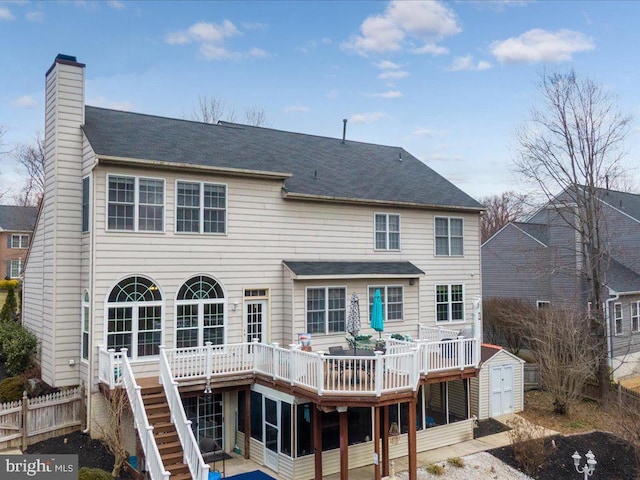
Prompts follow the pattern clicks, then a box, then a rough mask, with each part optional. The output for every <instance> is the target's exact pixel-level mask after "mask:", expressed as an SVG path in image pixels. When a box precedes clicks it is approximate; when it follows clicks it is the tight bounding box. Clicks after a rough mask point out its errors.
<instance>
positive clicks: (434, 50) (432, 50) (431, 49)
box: [412, 43, 449, 55]
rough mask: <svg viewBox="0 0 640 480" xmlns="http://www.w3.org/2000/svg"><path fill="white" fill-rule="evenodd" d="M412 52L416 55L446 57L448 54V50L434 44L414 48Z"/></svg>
mask: <svg viewBox="0 0 640 480" xmlns="http://www.w3.org/2000/svg"><path fill="white" fill-rule="evenodd" d="M412 52H413V53H418V54H422V53H428V54H429V55H446V54H447V53H449V49H448V48H446V47H441V46H440V45H436V44H434V43H426V44H425V45H423V46H422V47H418V48H414V49H413V50H412Z"/></svg>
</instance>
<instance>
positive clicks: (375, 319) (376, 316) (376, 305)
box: [371, 288, 384, 338]
mask: <svg viewBox="0 0 640 480" xmlns="http://www.w3.org/2000/svg"><path fill="white" fill-rule="evenodd" d="M371 328H373V329H374V330H375V331H376V332H378V338H381V337H382V332H384V312H383V309H382V295H380V289H379V288H376V292H375V293H374V294H373V305H372V306H371Z"/></svg>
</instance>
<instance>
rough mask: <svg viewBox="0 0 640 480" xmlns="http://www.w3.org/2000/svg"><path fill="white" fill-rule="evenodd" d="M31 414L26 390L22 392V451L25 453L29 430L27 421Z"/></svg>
mask: <svg viewBox="0 0 640 480" xmlns="http://www.w3.org/2000/svg"><path fill="white" fill-rule="evenodd" d="M28 412H29V399H28V398H27V392H26V390H25V391H23V392H22V451H23V452H24V451H25V450H26V449H27V447H28V445H27V436H28V429H29V422H28V420H27V414H28Z"/></svg>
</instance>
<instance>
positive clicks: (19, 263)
mask: <svg viewBox="0 0 640 480" xmlns="http://www.w3.org/2000/svg"><path fill="white" fill-rule="evenodd" d="M9 262H10V267H9V278H22V272H23V269H24V260H22V259H21V258H14V259H11V260H9ZM14 262H18V275H14V274H13V263H14Z"/></svg>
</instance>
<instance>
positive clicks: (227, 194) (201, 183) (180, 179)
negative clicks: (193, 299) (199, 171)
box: [173, 178, 229, 278]
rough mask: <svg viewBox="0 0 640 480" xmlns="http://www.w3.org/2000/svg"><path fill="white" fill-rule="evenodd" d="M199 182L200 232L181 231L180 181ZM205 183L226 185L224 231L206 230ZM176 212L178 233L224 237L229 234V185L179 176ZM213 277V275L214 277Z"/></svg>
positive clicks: (175, 222)
mask: <svg viewBox="0 0 640 480" xmlns="http://www.w3.org/2000/svg"><path fill="white" fill-rule="evenodd" d="M180 182H184V183H197V184H199V185H200V206H199V207H198V208H199V215H198V223H199V231H198V232H179V231H178V208H182V207H180V206H179V205H178V183H180ZM204 185H215V186H219V187H224V193H225V195H224V213H225V217H224V232H221V233H219V232H205V231H203V230H204ZM174 188H175V190H174V196H173V197H174V199H175V201H174V212H173V218H174V222H173V231H174V233H175V234H176V235H213V236H218V237H223V236H226V235H228V234H229V185H228V184H226V183H221V182H204V181H200V180H187V179H184V178H178V179H176V181H175V185H174ZM212 278H213V277H212Z"/></svg>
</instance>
